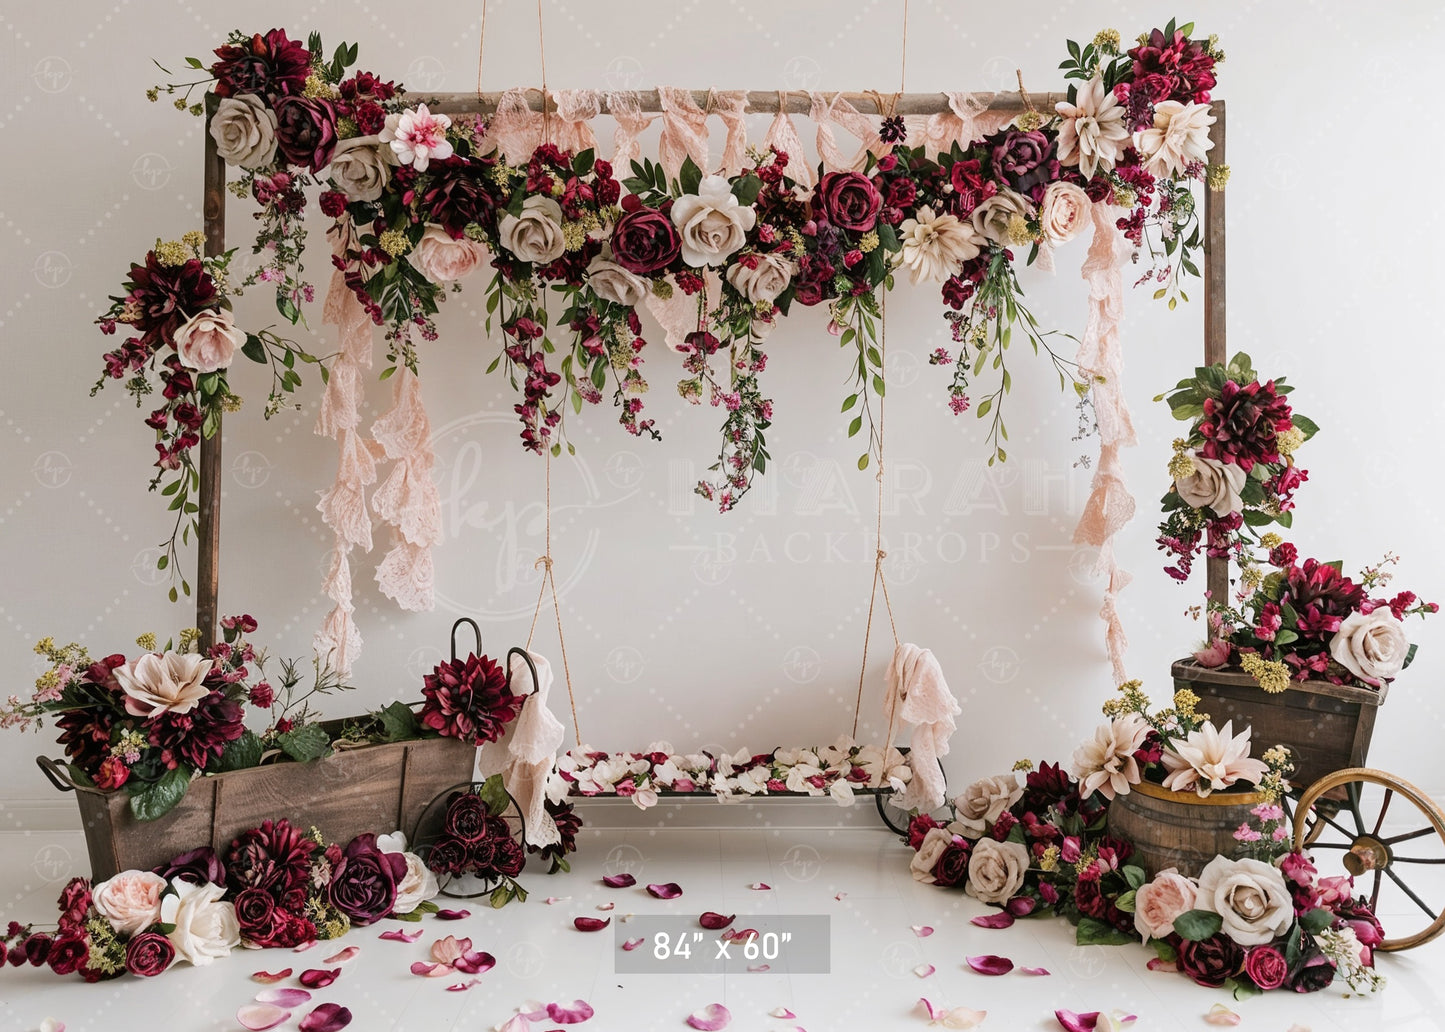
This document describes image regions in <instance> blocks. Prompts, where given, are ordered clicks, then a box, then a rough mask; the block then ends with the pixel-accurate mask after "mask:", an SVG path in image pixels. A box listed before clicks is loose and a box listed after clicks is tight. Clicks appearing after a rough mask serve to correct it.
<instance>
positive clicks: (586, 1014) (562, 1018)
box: [547, 1000, 595, 1025]
mask: <svg viewBox="0 0 1445 1032" xmlns="http://www.w3.org/2000/svg"><path fill="white" fill-rule="evenodd" d="M594 1013H595V1012H594V1011H593V1010H592V1006H591V1005H590V1004H589V1003H588V1002H587V1001H586V1000H573V1001H572V1006H570V1007H564V1006H562V1005H561V1004H560V1003H549V1004H547V1017H549V1018H551V1019H552V1020H553V1021H555V1022H556V1023H557V1024H559V1025H576V1024H577V1023H578V1022H582V1021H586V1020H587V1019H588V1018H590V1017H592V1015H593V1014H594Z"/></svg>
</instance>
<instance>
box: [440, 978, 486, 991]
mask: <svg viewBox="0 0 1445 1032" xmlns="http://www.w3.org/2000/svg"><path fill="white" fill-rule="evenodd" d="M480 981H481V979H480V978H469V979H467V980H466V981H465V982H454V983H452V984H451V985H449V986H447V992H449V993H464V992H466V991H467V990H468V989H470V988H471V987H472V986H474V985H476V984H477V983H478V982H480Z"/></svg>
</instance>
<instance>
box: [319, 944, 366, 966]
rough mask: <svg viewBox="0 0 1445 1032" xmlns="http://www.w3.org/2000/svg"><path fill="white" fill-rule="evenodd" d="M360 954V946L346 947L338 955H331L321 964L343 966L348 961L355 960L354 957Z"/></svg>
mask: <svg viewBox="0 0 1445 1032" xmlns="http://www.w3.org/2000/svg"><path fill="white" fill-rule="evenodd" d="M360 952H361V947H360V946H348V947H346V949H344V950H342V951H341V952H340V953H333V954H332V955H331V956H329V957H327V958H326V959H325V960H323V961H322V962H321V963H323V964H345V963H346V962H347V961H348V960H355V959H356V955H357V954H358V953H360Z"/></svg>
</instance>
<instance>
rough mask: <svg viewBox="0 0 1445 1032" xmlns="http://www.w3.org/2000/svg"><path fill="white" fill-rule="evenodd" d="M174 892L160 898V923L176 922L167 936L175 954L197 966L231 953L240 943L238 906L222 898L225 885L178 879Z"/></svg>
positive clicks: (173, 886) (174, 882)
mask: <svg viewBox="0 0 1445 1032" xmlns="http://www.w3.org/2000/svg"><path fill="white" fill-rule="evenodd" d="M171 888H172V889H173V890H175V895H173V896H171V895H168V896H165V897H164V898H162V900H161V922H162V923H163V924H169V925H175V929H174V930H173V931H172V932H171V933H170V934H169V935H168V936H167V938H169V939H170V940H171V945H173V946H174V947H175V948H176V956H177V957H179V958H180V959H181V960H186V961H190V962H191V963H192V964H195V965H196V966H197V967H199V966H201V965H202V964H209V963H210V962H211V961H213V960H216V959H217V958H218V957H224V956H226V955H228V954H229V953H230V952H231V951H232V950H233V949H235V948H236V947H237V946H239V945H240V944H241V928H240V926H239V925H238V924H237V923H236V908H235V907H233V906H232V905H231V904H229V903H227V902H225V901H224V900H223V899H222V898H221V897H222V896H224V895H225V894H226V887H225V886H224V885H192V884H191V883H190V882H187V881H182V880H181V879H179V878H175V879H173V880H172V881H171Z"/></svg>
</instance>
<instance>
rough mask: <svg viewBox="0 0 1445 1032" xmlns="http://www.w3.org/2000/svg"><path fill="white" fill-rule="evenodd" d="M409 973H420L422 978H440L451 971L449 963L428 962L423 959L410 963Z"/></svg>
mask: <svg viewBox="0 0 1445 1032" xmlns="http://www.w3.org/2000/svg"><path fill="white" fill-rule="evenodd" d="M411 973H412V974H414V975H421V976H422V977H423V978H441V977H443V976H445V975H449V974H451V973H452V968H451V965H450V964H428V963H427V962H426V961H424V960H418V961H415V962H413V963H412V965H411Z"/></svg>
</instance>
